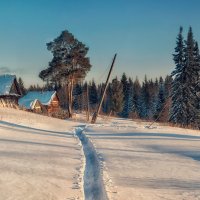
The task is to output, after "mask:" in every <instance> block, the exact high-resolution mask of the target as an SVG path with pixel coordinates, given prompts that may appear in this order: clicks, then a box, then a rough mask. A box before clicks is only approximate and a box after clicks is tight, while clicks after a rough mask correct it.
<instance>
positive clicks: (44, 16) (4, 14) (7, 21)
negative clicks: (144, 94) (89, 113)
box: [0, 0, 200, 85]
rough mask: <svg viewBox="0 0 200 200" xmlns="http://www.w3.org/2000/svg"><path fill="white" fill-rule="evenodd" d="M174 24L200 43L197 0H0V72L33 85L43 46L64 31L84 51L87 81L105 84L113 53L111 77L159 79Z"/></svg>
mask: <svg viewBox="0 0 200 200" xmlns="http://www.w3.org/2000/svg"><path fill="white" fill-rule="evenodd" d="M180 25H182V26H183V27H184V35H185V36H186V34H187V31H188V28H189V26H192V28H193V32H194V36H195V39H196V40H197V41H199V42H200V0H0V72H1V73H3V72H11V73H15V74H17V76H21V77H22V78H23V79H24V81H25V83H26V85H29V84H30V83H38V81H40V79H39V78H38V73H39V72H40V71H41V70H42V69H44V68H45V67H47V66H48V62H49V61H50V60H51V58H52V55H51V54H50V52H48V51H47V49H46V43H47V42H49V41H51V40H52V39H54V38H55V37H57V36H58V35H59V34H60V32H61V31H62V30H65V29H67V30H69V31H70V32H71V33H73V34H74V35H75V37H76V38H77V39H79V40H80V41H82V42H83V43H85V44H86V45H88V46H89V48H90V50H89V57H90V59H91V64H92V65H93V67H92V69H91V71H90V73H89V74H88V76H87V79H88V80H91V79H92V78H93V77H94V78H95V80H97V81H103V80H105V76H103V77H104V78H102V79H101V75H102V74H103V73H104V71H105V69H106V68H108V66H109V65H110V64H111V60H112V57H113V55H114V53H118V57H117V60H116V65H115V69H114V73H113V76H116V75H118V76H120V75H121V73H122V72H126V73H127V74H128V75H129V76H131V77H133V78H135V77H136V75H137V76H138V77H139V78H140V79H141V80H142V79H143V78H144V76H145V74H147V76H148V77H149V78H155V77H156V76H160V75H163V76H165V75H166V74H169V73H171V71H172V69H173V67H174V64H173V61H172V53H173V51H174V47H175V41H176V36H177V34H178V30H179V26H180ZM40 83H41V81H40Z"/></svg>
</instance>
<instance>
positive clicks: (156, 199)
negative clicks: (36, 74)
mask: <svg viewBox="0 0 200 200" xmlns="http://www.w3.org/2000/svg"><path fill="white" fill-rule="evenodd" d="M80 117H81V120H83V119H82V118H83V116H79V115H78V114H77V122H73V121H70V120H67V121H64V120H58V119H55V118H50V117H46V116H41V115H36V114H33V113H29V112H25V111H20V110H14V109H9V108H0V120H1V121H0V157H1V162H0V193H1V195H0V200H7V199H10V200H13V199H15V200H21V199H27V200H33V199H34V200H35V199H37V200H40V199H41V200H47V199H48V200H49V199H53V200H61V199H68V200H69V199H70V200H75V199H77V200H78V199H79V200H80V199H84V196H83V195H84V192H87V191H89V190H88V188H87V187H88V186H89V187H90V186H93V184H91V183H90V181H93V179H92V178H94V181H96V180H97V182H98V183H100V184H98V188H95V190H96V189H97V190H96V191H101V189H103V192H105V191H106V193H107V194H104V195H102V196H98V198H99V199H105V198H107V197H106V196H108V199H112V200H117V199H120V200H121V199H122V200H123V199H126V200H133V199H137V200H161V199H168V200H172V199H173V200H174V199H176V200H183V199H185V200H199V199H200V181H199V180H200V131H196V130H188V129H181V128H175V127H169V126H164V125H159V124H154V125H153V126H152V127H151V129H149V128H146V127H148V125H149V124H150V123H148V122H137V121H131V120H124V119H119V118H118V119H117V118H109V119H108V118H105V119H103V118H102V119H100V118H98V121H97V122H98V123H97V124H87V125H85V124H84V123H80V122H78V121H80ZM84 127H85V128H84ZM77 131H78V132H77ZM84 134H85V135H84ZM75 136H78V137H79V138H78V137H75ZM81 141H82V145H83V146H81ZM83 151H84V152H83ZM90 153H91V154H90ZM84 156H85V157H84ZM91 158H92V159H91ZM93 158H94V160H93ZM90 159H91V160H90ZM89 162H91V163H92V162H94V165H93V164H91V163H89ZM87 163H88V164H87ZM95 169H96V171H94V170H95ZM91 173H94V174H95V176H96V177H98V178H97V179H96V177H95V176H92V177H91V176H90V175H91ZM83 181H84V182H83ZM89 189H91V187H90V188H89ZM99 189H100V190H99ZM104 189H105V190H104ZM90 193H91V194H90ZM92 193H93V195H94V192H93V191H91V192H89V193H87V195H88V196H91V195H92ZM85 195H86V194H85ZM95 195H96V194H95ZM88 196H86V197H88ZM89 198H90V197H89ZM85 199H86V198H85Z"/></svg>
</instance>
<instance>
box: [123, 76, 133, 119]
mask: <svg viewBox="0 0 200 200" xmlns="http://www.w3.org/2000/svg"><path fill="white" fill-rule="evenodd" d="M121 83H122V87H123V96H124V98H123V110H122V113H121V116H122V117H128V109H129V108H128V104H129V98H130V97H129V96H130V95H131V94H130V91H129V83H128V79H127V76H126V74H125V73H123V74H122V78H121Z"/></svg>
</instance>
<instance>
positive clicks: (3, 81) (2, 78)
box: [0, 74, 16, 95]
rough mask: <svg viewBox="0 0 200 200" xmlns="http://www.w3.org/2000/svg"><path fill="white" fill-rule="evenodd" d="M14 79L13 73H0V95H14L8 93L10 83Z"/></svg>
mask: <svg viewBox="0 0 200 200" xmlns="http://www.w3.org/2000/svg"><path fill="white" fill-rule="evenodd" d="M15 79H16V76H15V75H10V74H5V75H0V95H16V94H11V93H10V90H11V87H12V84H13V82H14V80H15Z"/></svg>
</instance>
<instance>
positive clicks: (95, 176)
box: [76, 128, 107, 200]
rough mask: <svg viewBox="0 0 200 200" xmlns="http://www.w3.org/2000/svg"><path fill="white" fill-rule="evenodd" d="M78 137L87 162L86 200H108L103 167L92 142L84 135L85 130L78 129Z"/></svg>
mask: <svg viewBox="0 0 200 200" xmlns="http://www.w3.org/2000/svg"><path fill="white" fill-rule="evenodd" d="M76 135H77V136H78V138H79V139H80V141H81V143H82V146H83V151H84V155H85V160H86V166H85V172H84V195H85V199H86V200H107V195H106V191H105V188H104V184H103V177H102V173H101V166H100V162H99V159H98V156H97V153H96V151H95V149H94V146H93V144H92V143H91V141H90V140H89V139H88V138H87V137H86V136H85V134H84V133H83V128H77V129H76Z"/></svg>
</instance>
